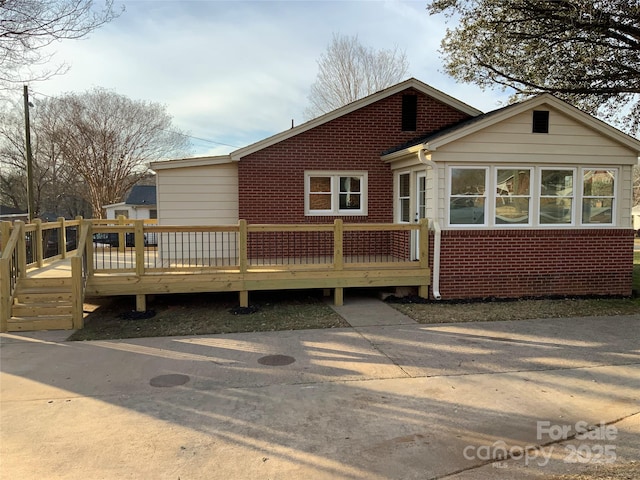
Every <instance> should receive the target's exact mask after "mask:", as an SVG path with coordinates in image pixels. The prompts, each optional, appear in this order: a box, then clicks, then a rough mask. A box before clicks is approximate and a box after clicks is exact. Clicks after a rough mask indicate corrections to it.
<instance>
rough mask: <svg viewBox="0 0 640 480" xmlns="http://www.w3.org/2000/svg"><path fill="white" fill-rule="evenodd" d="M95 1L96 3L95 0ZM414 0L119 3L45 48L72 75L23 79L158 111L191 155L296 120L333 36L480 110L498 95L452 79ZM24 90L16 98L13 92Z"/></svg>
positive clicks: (437, 27) (35, 92) (441, 20)
mask: <svg viewBox="0 0 640 480" xmlns="http://www.w3.org/2000/svg"><path fill="white" fill-rule="evenodd" d="M96 3H97V4H98V5H99V4H100V1H99V0H97V2H96ZM426 4H427V0H423V1H401V0H389V1H377V0H376V1H365V0H360V1H303V0H298V1H293V0H289V1H271V0H262V1H217V0H199V1H187V0H148V1H147V0H143V1H140V0H128V1H118V2H116V3H115V7H116V9H119V8H121V7H122V6H124V7H125V11H124V12H123V13H122V14H121V15H120V16H119V17H118V18H116V19H115V20H112V21H111V22H110V23H108V24H106V25H105V26H103V27H101V28H100V29H98V30H96V31H94V32H92V33H91V34H90V35H89V37H87V38H83V39H80V40H65V41H61V42H57V43H55V44H54V45H53V48H54V49H55V52H56V53H55V56H54V62H57V63H62V62H64V63H66V64H68V65H69V66H70V69H69V71H68V72H67V73H66V74H64V75H61V76H56V77H53V78H51V79H48V80H46V81H43V82H34V83H32V84H30V89H31V91H32V100H33V102H34V104H36V107H37V101H38V98H39V96H40V98H42V96H45V95H48V96H55V95H58V94H61V93H65V92H83V91H87V90H89V89H91V88H93V87H103V88H106V89H109V90H112V91H114V92H116V93H118V94H122V95H126V96H128V97H129V98H132V99H135V100H147V101H152V102H158V103H161V104H163V105H166V107H167V111H168V113H169V114H170V115H171V116H172V117H173V125H174V127H175V128H177V129H179V130H180V131H182V132H185V133H187V134H188V135H190V136H191V143H192V149H191V152H190V156H203V155H223V154H226V153H228V152H230V151H232V150H235V149H237V148H240V147H243V146H246V145H248V144H250V143H253V142H255V141H258V140H261V139H263V138H266V137H267V136H270V135H273V134H275V133H278V132H280V131H283V130H286V129H288V128H290V127H291V121H292V120H293V122H294V124H296V125H298V124H300V123H302V122H304V120H305V118H304V115H303V112H304V110H305V108H306V107H307V106H308V98H307V97H308V94H309V89H310V87H311V85H312V83H313V82H314V80H315V78H316V75H317V61H318V59H319V58H320V55H321V54H322V53H323V52H324V51H326V48H327V46H328V45H329V43H330V42H331V39H332V36H333V35H334V34H340V35H349V36H353V35H357V36H358V39H359V41H360V43H362V44H363V45H364V46H366V47H371V48H374V49H388V48H391V49H393V48H395V47H397V48H398V49H399V50H401V51H404V52H405V53H406V56H407V59H408V61H409V75H408V77H415V78H417V79H419V80H421V81H423V82H425V83H427V84H429V85H431V86H432V87H434V88H437V89H439V90H441V91H443V92H445V93H447V94H449V95H451V96H453V97H455V98H458V99H459V100H462V101H464V102H466V103H468V104H469V105H471V106H473V107H476V108H478V109H480V110H482V111H488V110H493V109H495V108H497V107H499V106H500V105H501V104H502V103H503V102H505V101H506V100H507V94H506V93H504V92H501V91H484V92H483V91H482V90H480V88H479V87H477V86H474V85H465V84H459V83H456V82H455V81H454V80H453V79H451V78H449V77H448V76H447V75H446V74H445V73H444V72H443V67H442V60H441V58H440V54H439V53H438V48H439V45H440V41H441V39H442V38H443V36H444V34H445V31H446V28H447V26H449V27H453V26H454V25H453V24H449V25H447V23H446V18H445V17H444V16H442V15H439V16H430V15H429V14H428V13H427V11H426ZM20 93H21V92H20Z"/></svg>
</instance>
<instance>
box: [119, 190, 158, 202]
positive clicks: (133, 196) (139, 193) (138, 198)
mask: <svg viewBox="0 0 640 480" xmlns="http://www.w3.org/2000/svg"><path fill="white" fill-rule="evenodd" d="M124 203H125V204H127V205H155V204H156V186H155V185H134V187H133V188H132V189H131V192H129V196H128V197H127V199H126V200H125V201H124Z"/></svg>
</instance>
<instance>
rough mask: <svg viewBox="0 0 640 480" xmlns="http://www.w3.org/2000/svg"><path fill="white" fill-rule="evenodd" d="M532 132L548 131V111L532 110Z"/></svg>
mask: <svg viewBox="0 0 640 480" xmlns="http://www.w3.org/2000/svg"><path fill="white" fill-rule="evenodd" d="M533 133H549V111H548V110H534V111H533Z"/></svg>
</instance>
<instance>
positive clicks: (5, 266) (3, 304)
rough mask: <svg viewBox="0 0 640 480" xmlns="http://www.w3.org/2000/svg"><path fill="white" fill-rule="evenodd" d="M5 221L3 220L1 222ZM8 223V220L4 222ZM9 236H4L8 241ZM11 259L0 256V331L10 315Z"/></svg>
mask: <svg viewBox="0 0 640 480" xmlns="http://www.w3.org/2000/svg"><path fill="white" fill-rule="evenodd" d="M2 223H5V222H2ZM6 223H9V222H6ZM8 240H9V238H8V237H5V240H3V241H8ZM10 262H11V260H9V259H8V258H0V280H2V281H0V332H6V331H7V329H8V323H9V317H11V272H10V266H9V264H10Z"/></svg>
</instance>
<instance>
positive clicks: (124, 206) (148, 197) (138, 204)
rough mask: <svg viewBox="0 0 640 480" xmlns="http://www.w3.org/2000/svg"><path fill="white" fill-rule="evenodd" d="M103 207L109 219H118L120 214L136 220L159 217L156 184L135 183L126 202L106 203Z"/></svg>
mask: <svg viewBox="0 0 640 480" xmlns="http://www.w3.org/2000/svg"><path fill="white" fill-rule="evenodd" d="M102 208H104V209H105V211H106V214H107V217H106V218H107V219H116V218H118V217H119V216H120V215H123V216H124V217H125V218H129V219H134V220H147V219H150V218H152V219H155V218H158V210H157V207H156V186H155V185H135V186H134V187H133V188H132V189H131V192H129V195H128V196H127V198H126V200H125V201H124V202H121V203H114V204H112V205H105V206H103V207H102Z"/></svg>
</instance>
